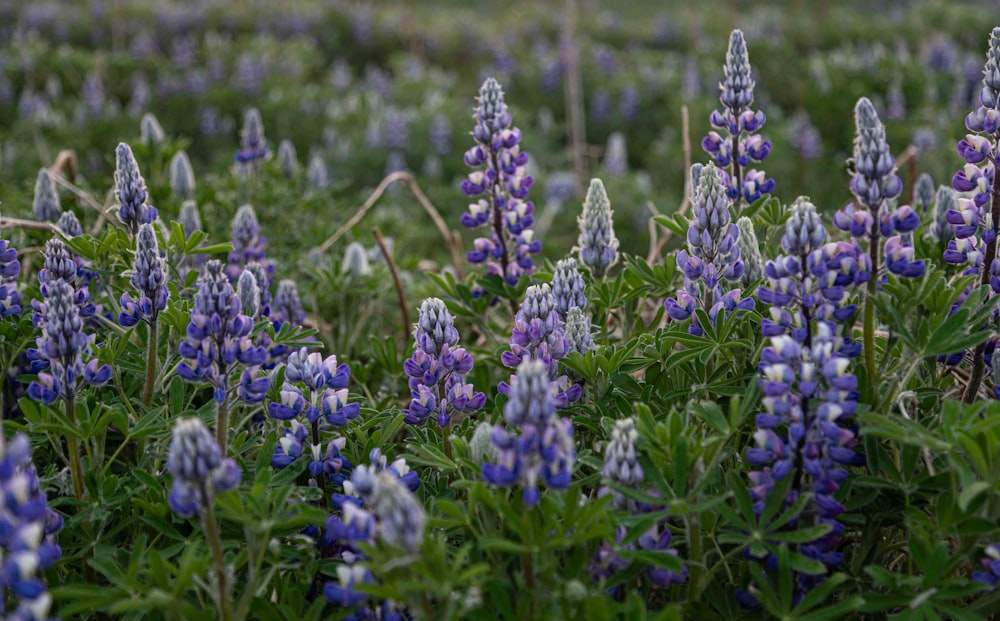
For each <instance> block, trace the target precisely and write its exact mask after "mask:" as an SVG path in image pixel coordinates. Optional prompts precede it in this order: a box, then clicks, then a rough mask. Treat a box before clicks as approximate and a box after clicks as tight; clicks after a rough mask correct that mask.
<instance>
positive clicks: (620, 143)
mask: <svg viewBox="0 0 1000 621" xmlns="http://www.w3.org/2000/svg"><path fill="white" fill-rule="evenodd" d="M602 163H603V165H604V170H605V171H606V172H607V173H608V174H609V175H611V176H612V177H621V176H622V175H624V174H625V173H627V172H628V148H627V147H626V144H625V134H623V133H621V132H612V133H611V135H610V136H608V146H607V147H606V148H605V149H604V161H603V162H602Z"/></svg>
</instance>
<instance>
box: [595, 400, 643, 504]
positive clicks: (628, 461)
mask: <svg viewBox="0 0 1000 621" xmlns="http://www.w3.org/2000/svg"><path fill="white" fill-rule="evenodd" d="M638 439H639V432H638V431H637V430H636V428H635V421H634V420H632V419H631V418H626V419H624V420H619V421H616V422H615V426H614V428H613V429H612V430H611V439H610V440H608V445H607V447H605V449H604V467H603V468H602V469H601V475H602V476H603V477H604V479H605V480H606V481H611V482H613V483H617V484H618V485H621V486H622V487H630V488H635V489H638V487H639V486H640V485H641V484H642V482H643V481H645V479H646V473H645V472H643V469H642V464H640V463H639V458H638V455H637V453H636V448H635V443H636V441H637V440H638ZM605 493H611V494H612V495H613V496H614V506H615V507H617V508H619V509H627V508H628V507H629V506H630V505H632V504H634V503H633V502H632V501H630V500H629V499H627V498H625V496H623V495H622V494H621V492H618V491H614V490H610V489H608V490H606V491H605Z"/></svg>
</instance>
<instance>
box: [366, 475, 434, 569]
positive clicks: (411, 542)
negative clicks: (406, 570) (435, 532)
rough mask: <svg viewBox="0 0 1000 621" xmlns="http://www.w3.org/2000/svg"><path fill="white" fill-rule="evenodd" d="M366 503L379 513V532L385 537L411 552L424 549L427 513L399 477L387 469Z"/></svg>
mask: <svg viewBox="0 0 1000 621" xmlns="http://www.w3.org/2000/svg"><path fill="white" fill-rule="evenodd" d="M362 468H366V466H360V467H359V468H358V470H361V469H362ZM366 506H367V507H370V509H371V512H372V513H373V514H374V515H375V519H376V521H377V528H376V533H377V535H378V536H379V537H380V538H381V539H382V541H384V542H385V543H387V544H388V545H390V546H392V547H394V548H399V549H401V550H403V551H405V552H409V553H410V554H416V553H417V552H419V551H420V546H421V544H422V543H423V540H424V529H425V528H426V526H427V513H426V512H425V511H424V507H423V505H422V504H420V501H419V500H417V497H416V496H414V495H413V492H412V491H410V490H409V488H407V487H406V486H405V485H404V484H403V483H402V482H401V481H400V479H399V477H397V476H395V475H394V474H392V473H390V472H387V471H384V470H383V471H382V472H380V473H378V475H377V476H376V477H375V485H374V487H373V489H372V491H371V493H370V494H368V498H367V502H366Z"/></svg>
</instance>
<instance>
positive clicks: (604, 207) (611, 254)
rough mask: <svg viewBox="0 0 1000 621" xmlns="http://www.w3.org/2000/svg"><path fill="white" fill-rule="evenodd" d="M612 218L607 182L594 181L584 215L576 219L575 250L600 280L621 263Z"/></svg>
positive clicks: (585, 204)
mask: <svg viewBox="0 0 1000 621" xmlns="http://www.w3.org/2000/svg"><path fill="white" fill-rule="evenodd" d="M613 217H614V212H613V211H611V201H610V200H609V199H608V193H607V190H605V189H604V182H602V181H601V180H600V179H591V180H590V187H589V188H587V196H586V197H585V198H584V200H583V213H581V214H580V217H579V218H577V225H578V226H579V227H580V236H579V237H578V238H577V242H576V250H578V251H579V252H580V262H581V263H583V264H584V265H586V266H587V267H588V268H590V272H591V273H592V274H593V275H594V276H595V277H597V278H601V277H602V276H604V275H605V274H607V272H608V270H609V269H611V268H612V267H613V266H614V264H615V263H616V262H617V261H618V238H616V237H615V226H614V219H613ZM581 308H582V307H581Z"/></svg>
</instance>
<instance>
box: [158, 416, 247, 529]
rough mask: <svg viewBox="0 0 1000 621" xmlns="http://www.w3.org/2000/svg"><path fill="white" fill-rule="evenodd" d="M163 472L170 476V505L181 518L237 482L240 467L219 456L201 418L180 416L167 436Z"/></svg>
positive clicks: (218, 450) (212, 499) (216, 444)
mask: <svg viewBox="0 0 1000 621" xmlns="http://www.w3.org/2000/svg"><path fill="white" fill-rule="evenodd" d="M167 471H169V472H170V474H172V475H173V477H174V485H173V487H172V488H171V490H170V496H169V498H168V501H169V504H170V508H171V509H173V510H174V512H176V513H177V515H179V516H181V517H191V516H192V515H194V514H196V513H198V512H199V511H202V510H204V509H205V508H206V507H207V506H209V505H210V504H211V503H212V502H213V501H214V499H215V495H216V494H218V493H220V492H226V491H229V490H231V489H234V488H235V487H236V486H237V485H239V483H240V477H241V473H240V469H239V467H238V466H237V465H236V462H235V461H233V460H232V459H225V460H223V459H222V450H221V449H220V448H219V444H218V443H217V442H216V441H215V438H214V437H212V434H211V432H209V431H208V429H207V428H206V427H205V425H204V423H202V422H201V419H198V418H194V417H190V418H182V419H181V420H180V421H179V422H178V423H177V424H176V425H175V426H174V431H173V434H172V435H171V437H170V451H169V453H168V454H167Z"/></svg>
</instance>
